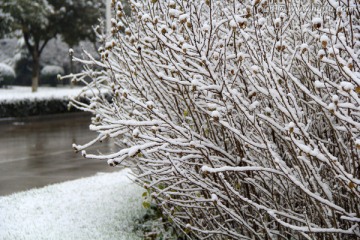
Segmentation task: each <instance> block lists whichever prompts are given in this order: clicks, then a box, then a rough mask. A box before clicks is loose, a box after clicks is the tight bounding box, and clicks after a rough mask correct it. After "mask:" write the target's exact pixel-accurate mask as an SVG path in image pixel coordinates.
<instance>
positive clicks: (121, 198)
mask: <svg viewBox="0 0 360 240" xmlns="http://www.w3.org/2000/svg"><path fill="white" fill-rule="evenodd" d="M130 173H131V171H130V170H128V169H124V170H122V171H120V172H115V173H106V174H105V173H102V174H98V175H96V176H93V177H89V178H83V179H79V180H75V181H69V182H65V183H61V184H55V185H50V186H47V187H44V188H41V189H34V190H29V191H26V192H21V193H16V194H13V195H10V196H6V197H0V239H4V240H6V239H9V240H10V239H27V240H28V239H29V240H31V239H34V240H35V239H36V240H38V239H77V240H81V239H84V240H85V239H86V240H87V239H117V240H119V239H140V237H139V236H136V235H135V234H134V233H133V232H132V229H133V220H134V219H136V218H140V217H141V216H142V215H143V214H144V212H145V211H144V209H143V208H142V206H141V194H142V192H143V189H142V188H141V187H139V186H137V185H136V184H134V183H133V182H132V181H131V179H129V177H130Z"/></svg>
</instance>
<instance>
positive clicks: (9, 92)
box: [0, 86, 82, 102]
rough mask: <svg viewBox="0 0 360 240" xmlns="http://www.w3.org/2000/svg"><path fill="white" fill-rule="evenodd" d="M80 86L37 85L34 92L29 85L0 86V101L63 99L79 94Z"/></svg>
mask: <svg viewBox="0 0 360 240" xmlns="http://www.w3.org/2000/svg"><path fill="white" fill-rule="evenodd" d="M81 90H82V87H76V88H69V87H57V88H54V87H39V88H38V91H37V92H36V93H32V92H31V87H19V86H14V87H11V88H10V89H1V88H0V102H14V101H19V100H24V99H30V100H41V99H63V98H69V97H75V96H77V95H79V93H80V92H81Z"/></svg>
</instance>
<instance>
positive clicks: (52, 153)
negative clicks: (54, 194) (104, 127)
mask: <svg viewBox="0 0 360 240" xmlns="http://www.w3.org/2000/svg"><path fill="white" fill-rule="evenodd" d="M89 123H90V116H89V115H88V114H85V113H71V114H59V115H51V116H42V117H33V118H28V119H16V120H13V121H4V120H0V196H4V195H8V194H11V193H14V192H18V191H24V190H28V189H31V188H37V187H43V186H45V185H48V184H52V183H59V182H63V181H67V180H73V179H77V178H81V177H87V176H91V175H94V174H96V173H97V172H110V171H115V170H116V169H114V168H111V167H109V166H108V165H107V164H106V161H100V160H91V159H84V158H83V157H82V156H81V154H80V153H75V152H74V151H73V149H72V147H71V145H72V143H73V142H75V143H77V144H85V143H87V142H88V141H90V140H91V139H93V138H94V137H95V136H96V133H93V132H90V130H89V127H88V126H89ZM114 148H115V145H114V144H112V143H110V142H104V143H101V144H98V145H96V146H95V147H92V148H91V149H92V151H87V152H96V151H97V150H99V151H101V152H104V153H108V152H113V151H114Z"/></svg>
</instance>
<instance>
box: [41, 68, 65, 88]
mask: <svg viewBox="0 0 360 240" xmlns="http://www.w3.org/2000/svg"><path fill="white" fill-rule="evenodd" d="M63 74H64V69H63V68H62V67H59V66H53V65H46V66H45V67H43V69H41V72H40V77H41V84H49V85H50V86H56V85H57V83H58V75H63Z"/></svg>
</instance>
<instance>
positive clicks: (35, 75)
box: [32, 50, 40, 92]
mask: <svg viewBox="0 0 360 240" xmlns="http://www.w3.org/2000/svg"><path fill="white" fill-rule="evenodd" d="M39 75H40V54H39V53H38V52H37V51H36V50H35V51H34V52H33V67H32V92H36V91H37V89H38V86H39Z"/></svg>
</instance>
